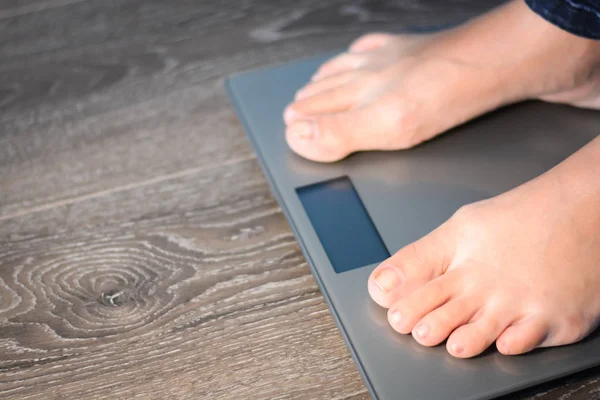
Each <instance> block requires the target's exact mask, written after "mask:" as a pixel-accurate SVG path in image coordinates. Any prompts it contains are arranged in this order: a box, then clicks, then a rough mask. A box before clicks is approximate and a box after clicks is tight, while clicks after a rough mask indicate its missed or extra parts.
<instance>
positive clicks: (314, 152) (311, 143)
mask: <svg viewBox="0 0 600 400" xmlns="http://www.w3.org/2000/svg"><path fill="white" fill-rule="evenodd" d="M360 123H361V117H360V115H358V116H357V115H356V114H355V113H352V112H346V113H339V114H325V115H317V116H313V117H311V118H310V119H303V120H295V121H294V122H292V123H291V124H290V125H288V127H287V129H286V131H285V137H286V140H287V143H288V145H289V146H290V148H291V149H292V150H293V151H294V152H295V153H296V154H298V155H300V156H302V157H304V158H307V159H309V160H313V161H318V162H333V161H338V160H341V159H342V158H344V157H346V156H347V155H348V154H350V153H352V152H353V151H354V148H355V147H354V143H353V135H352V134H351V132H352V129H355V128H353V127H352V124H357V125H359V124H360Z"/></svg>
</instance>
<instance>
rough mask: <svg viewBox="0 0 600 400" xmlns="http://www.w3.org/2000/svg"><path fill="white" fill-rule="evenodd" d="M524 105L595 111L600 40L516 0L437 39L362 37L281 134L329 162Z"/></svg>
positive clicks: (294, 108)
mask: <svg viewBox="0 0 600 400" xmlns="http://www.w3.org/2000/svg"><path fill="white" fill-rule="evenodd" d="M565 54H568V57H566V56H565ZM529 98H539V99H542V100H546V101H553V102H561V103H568V104H572V105H576V106H580V107H589V108H600V42H598V41H592V40H588V39H583V38H579V37H577V36H575V35H572V34H570V33H567V32H565V31H562V30H560V29H559V28H557V27H555V26H553V25H551V24H550V23H548V22H546V21H545V20H544V19H542V18H541V17H539V16H537V15H536V14H534V13H533V12H532V11H531V10H530V9H529V8H528V7H527V6H526V5H525V3H524V2H523V1H522V0H517V1H512V2H510V3H508V4H507V5H505V6H503V7H500V8H498V9H497V10H495V11H493V12H490V13H489V14H487V15H484V16H482V17H480V18H478V19H476V20H473V21H471V22H469V23H467V24H465V25H463V26H460V27H457V28H455V29H452V30H448V31H443V32H439V33H436V34H435V35H420V36H419V35H413V36H410V35H387V34H371V35H367V36H365V37H363V38H361V39H359V40H358V41H356V42H355V43H354V44H353V45H352V46H350V48H349V50H348V52H347V53H344V54H341V55H340V56H338V57H336V58H334V59H333V60H330V61H328V62H326V63H325V64H323V65H322V66H321V68H319V70H318V71H317V73H316V75H315V76H313V79H312V81H311V82H309V83H308V84H307V85H306V86H305V87H304V88H302V89H301V90H299V91H298V92H297V94H296V98H295V100H294V102H293V103H292V104H290V105H289V106H288V107H287V109H286V111H285V113H284V120H285V123H286V125H287V129H286V133H285V134H286V140H287V143H288V144H289V146H290V148H291V149H292V150H293V151H294V152H296V153H297V154H299V155H301V156H302V157H305V158H308V159H310V160H313V161H320V162H331V161H337V160H340V159H342V158H344V157H346V156H347V155H349V154H351V153H353V152H355V151H361V150H399V149H407V148H410V147H413V146H415V145H417V144H419V143H421V142H424V141H426V140H429V139H431V138H433V137H434V136H436V135H438V134H440V133H442V132H444V131H446V130H448V129H450V128H452V127H455V126H457V125H459V124H461V123H464V122H466V121H468V120H470V119H472V118H474V117H476V116H478V115H480V114H483V113H485V112H488V111H490V110H492V109H494V108H497V107H500V106H502V105H505V104H508V103H512V102H516V101H521V100H525V99H529Z"/></svg>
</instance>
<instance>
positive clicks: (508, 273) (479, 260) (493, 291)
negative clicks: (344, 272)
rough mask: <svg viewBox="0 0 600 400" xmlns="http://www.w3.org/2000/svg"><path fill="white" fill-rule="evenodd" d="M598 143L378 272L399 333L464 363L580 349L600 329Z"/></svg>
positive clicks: (376, 294) (476, 207) (373, 281)
mask: <svg viewBox="0 0 600 400" xmlns="http://www.w3.org/2000/svg"><path fill="white" fill-rule="evenodd" d="M598 176H600V137H598V138H597V139H595V140H594V141H593V142H591V143H590V144H589V145H587V146H586V147H584V148H583V149H582V150H581V151H580V152H579V153H577V154H575V155H574V156H572V157H571V158H569V159H568V160H566V161H565V162H564V163H562V164H560V165H559V166H558V167H556V168H555V169H553V170H551V171H549V172H548V173H546V174H545V175H542V176H541V177H539V178H537V179H535V180H533V181H531V182H529V183H526V184H524V185H522V186H520V187H518V188H516V189H514V190H512V191H509V192H507V193H505V194H503V195H501V196H498V197H495V198H492V199H489V200H485V201H481V202H478V203H474V204H472V205H468V206H466V207H464V208H462V209H461V210H459V211H458V212H457V213H456V214H455V215H454V216H453V217H452V218H450V219H449V220H448V221H447V222H446V223H444V224H443V225H441V226H440V227H439V228H437V229H436V230H434V231H433V232H432V233H430V234H429V235H427V236H425V237H423V238H422V239H420V240H418V241H417V242H415V243H413V244H411V245H409V246H407V247H405V248H403V249H401V250H400V251H398V252H397V253H396V254H394V255H393V256H392V257H391V258H389V259H388V260H386V261H384V262H383V263H382V264H381V265H379V266H378V267H377V268H376V269H375V270H374V271H373V273H372V274H371V277H370V279H369V282H368V289H369V293H370V295H371V297H372V298H373V300H374V301H375V302H377V303H378V304H379V305H381V306H383V307H386V308H388V309H389V311H388V318H389V323H390V324H391V326H392V327H393V328H394V329H395V330H396V331H398V332H400V333H405V334H408V333H412V335H413V336H414V337H415V339H416V340H417V341H418V342H419V343H421V344H423V345H426V346H434V345H437V344H439V343H441V342H443V341H444V340H446V339H448V340H447V344H446V346H447V349H448V351H449V352H450V353H451V354H452V355H454V356H456V357H472V356H475V355H477V354H480V353H481V352H483V351H484V350H485V349H486V348H487V347H488V346H490V345H491V344H493V343H494V342H496V346H497V348H498V350H499V351H500V352H501V353H504V354H520V353H524V352H528V351H530V350H532V349H534V348H536V347H546V346H559V345H565V344H570V343H574V342H576V341H578V340H581V339H582V338H584V337H585V336H586V335H588V334H589V333H590V332H592V331H593V330H594V329H595V328H596V327H597V326H598V324H599V322H600V296H598V293H600V184H598V181H597V178H598Z"/></svg>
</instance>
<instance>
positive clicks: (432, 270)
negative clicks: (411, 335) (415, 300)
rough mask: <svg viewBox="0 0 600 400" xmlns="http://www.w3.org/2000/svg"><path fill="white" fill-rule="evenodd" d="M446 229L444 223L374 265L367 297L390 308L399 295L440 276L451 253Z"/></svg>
mask: <svg viewBox="0 0 600 400" xmlns="http://www.w3.org/2000/svg"><path fill="white" fill-rule="evenodd" d="M448 229H449V225H448V224H443V225H441V226H440V227H438V228H437V229H436V230H434V231H433V232H431V233H429V234H428V235H426V236H424V237H423V238H421V239H419V240H417V241H416V242H414V243H412V244H410V245H408V246H406V247H404V248H402V249H400V250H399V251H398V252H396V253H395V254H394V255H393V256H392V257H390V258H389V259H387V260H386V261H384V262H382V263H381V265H379V266H378V267H377V268H375V270H374V271H373V272H372V273H371V276H370V277H369V282H368V290H369V294H370V295H371V298H372V299H373V300H374V301H375V302H376V303H377V304H379V305H380V306H382V307H385V308H390V307H391V306H392V305H394V304H395V303H396V302H397V301H398V300H399V299H400V298H402V297H404V296H406V295H407V294H409V293H411V292H412V291H414V290H416V289H418V288H420V287H422V286H424V285H425V284H427V283H428V282H430V281H432V280H433V279H435V278H436V277H438V276H440V275H442V274H443V273H444V270H445V268H446V260H448V259H450V258H451V254H452V245H451V242H450V240H451V238H452V234H451V232H449V230H448Z"/></svg>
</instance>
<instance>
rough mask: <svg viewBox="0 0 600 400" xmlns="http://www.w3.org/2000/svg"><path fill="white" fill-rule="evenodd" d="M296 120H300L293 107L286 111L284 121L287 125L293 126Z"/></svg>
mask: <svg viewBox="0 0 600 400" xmlns="http://www.w3.org/2000/svg"><path fill="white" fill-rule="evenodd" d="M296 118H298V113H297V112H296V111H294V109H292V108H291V107H288V108H286V109H285V111H284V113H283V120H284V121H285V123H286V124H291V123H292V122H293V121H294V119H296Z"/></svg>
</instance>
